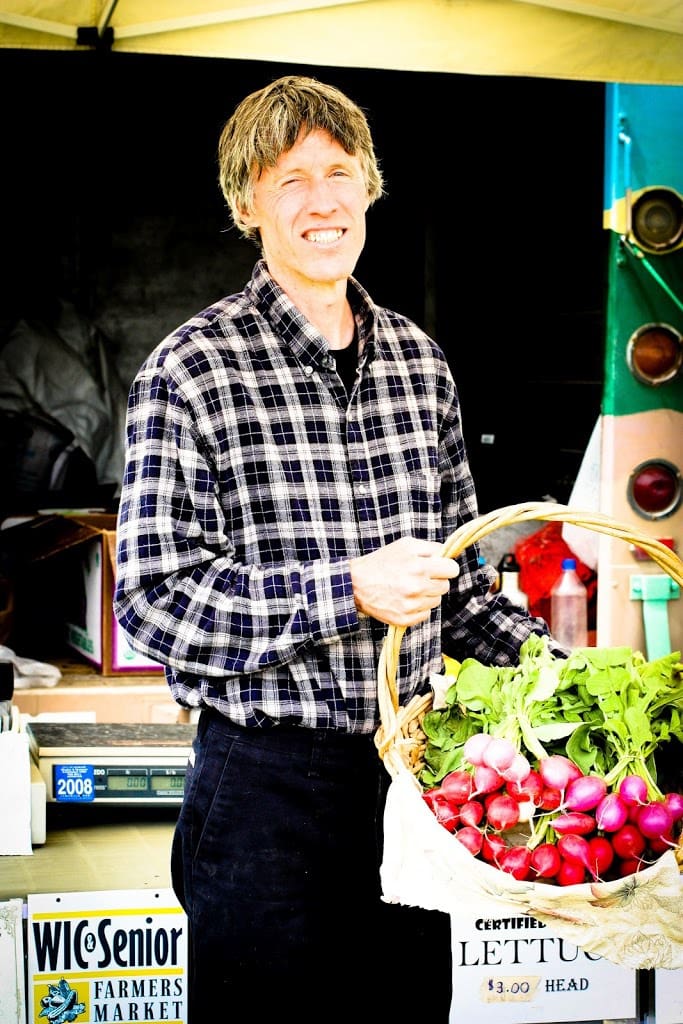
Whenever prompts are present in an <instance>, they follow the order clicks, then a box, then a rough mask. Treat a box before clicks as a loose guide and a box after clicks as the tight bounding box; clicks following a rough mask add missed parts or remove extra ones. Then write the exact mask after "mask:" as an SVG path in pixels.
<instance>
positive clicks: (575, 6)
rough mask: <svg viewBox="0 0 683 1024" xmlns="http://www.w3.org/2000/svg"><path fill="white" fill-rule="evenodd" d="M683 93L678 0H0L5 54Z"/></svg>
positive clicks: (682, 22) (682, 15)
mask: <svg viewBox="0 0 683 1024" xmlns="http://www.w3.org/2000/svg"><path fill="white" fill-rule="evenodd" d="M98 46H101V47H105V48H107V49H111V50H112V51H114V52H128V53H154V54H174V55H185V56H194V57H228V58H233V59H239V60H262V61H275V62H283V63H291V64H309V65H311V64H312V65H316V66H317V65H320V66H336V67H358V68H376V69H396V70H404V71H437V72H457V73H461V74H481V75H515V76H528V77H544V78H558V79H575V80H583V81H596V82H633V83H642V84H660V85H681V84H683V3H681V0H589V2H582V0H263V2H261V3H248V2H246V0H223V2H219V0H99V2H98V0H0V47H6V48H14V49H22V48H28V49H56V50H62V49H63V50H87V49H92V48H97V47H98Z"/></svg>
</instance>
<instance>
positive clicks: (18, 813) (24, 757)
mask: <svg viewBox="0 0 683 1024" xmlns="http://www.w3.org/2000/svg"><path fill="white" fill-rule="evenodd" d="M29 853H33V848H32V846H31V761H30V754H29V749H28V737H27V736H26V734H25V733H23V732H15V731H10V732H3V733H0V854H10V855H19V854H29Z"/></svg>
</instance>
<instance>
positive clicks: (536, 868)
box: [531, 843, 562, 878]
mask: <svg viewBox="0 0 683 1024" xmlns="http://www.w3.org/2000/svg"><path fill="white" fill-rule="evenodd" d="M561 863H562V858H561V857H560V851H559V850H558V848H557V846H556V845H555V843H541V844H540V846H537V847H536V849H535V850H532V852H531V870H532V872H534V873H535V874H536V876H537V877H538V878H554V877H555V875H556V874H557V872H558V871H559V870H560V864H561Z"/></svg>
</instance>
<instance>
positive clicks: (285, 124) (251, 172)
mask: <svg viewBox="0 0 683 1024" xmlns="http://www.w3.org/2000/svg"><path fill="white" fill-rule="evenodd" d="M318 129H319V130H322V131H325V132H327V133H328V134H329V135H330V136H331V137H332V138H333V139H334V140H335V141H336V142H338V143H339V145H340V146H342V148H343V149H344V150H345V152H346V153H348V154H349V155H350V156H357V157H359V159H360V162H361V167H362V169H363V176H364V178H365V186H366V189H367V194H368V202H369V203H374V202H375V200H376V199H379V197H380V196H381V195H382V194H383V192H384V183H383V180H382V174H381V171H380V169H379V164H378V161H377V157H376V156H375V149H374V145H373V142H372V135H371V134H370V128H369V125H368V122H367V119H366V117H365V114H364V113H363V111H362V110H361V108H360V107H359V106H357V104H355V103H354V102H353V101H352V100H350V99H349V98H348V96H345V95H344V93H343V92H341V91H340V90H339V89H337V88H335V87H334V86H332V85H326V84H324V83H323V82H318V81H317V80H316V79H315V78H306V77H304V76H301V75H286V76H285V77H283V78H278V79H277V80H276V81H275V82H271V84H270V85H267V86H265V87H264V88H263V89H259V90H257V91H256V92H253V93H251V94H250V95H249V96H247V97H245V99H243V100H242V101H241V103H239V104H238V106H237V107H236V108H235V111H234V113H233V114H232V116H231V117H230V118H229V120H228V121H227V122H226V124H225V127H224V128H223V131H222V132H221V136H220V140H219V143H218V167H219V175H218V180H219V182H220V186H221V191H222V192H223V195H224V196H225V200H226V202H227V204H228V207H229V209H230V213H231V215H232V219H233V221H234V223H235V226H236V227H237V228H238V229H239V230H240V231H241V232H242V234H243V235H245V236H246V237H247V238H255V237H257V235H258V232H257V231H256V230H255V229H253V228H249V227H248V226H247V225H246V224H244V222H243V221H242V217H241V211H244V212H251V211H252V202H253V183H254V181H255V180H256V179H257V178H258V176H259V174H261V172H262V171H263V170H264V169H265V168H267V167H274V166H275V164H276V163H277V162H278V160H279V159H280V157H281V156H282V154H283V153H286V152H287V151H288V150H290V149H291V148H292V146H293V145H294V143H295V142H296V141H297V139H298V138H299V135H300V133H301V131H304V132H305V133H306V134H308V133H309V132H311V131H316V130H318Z"/></svg>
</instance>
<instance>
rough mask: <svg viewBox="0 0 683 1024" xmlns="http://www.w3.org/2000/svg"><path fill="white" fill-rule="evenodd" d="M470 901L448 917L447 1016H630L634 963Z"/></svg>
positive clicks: (515, 1019) (525, 1020)
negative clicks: (449, 991)
mask: <svg viewBox="0 0 683 1024" xmlns="http://www.w3.org/2000/svg"><path fill="white" fill-rule="evenodd" d="M471 906H472V904H470V905H468V906H467V909H465V910H464V911H463V912H462V913H460V914H458V916H457V917H456V916H453V917H451V936H452V947H453V1000H452V1004H451V1021H452V1024H461V1022H462V1021H474V1020H476V1021H477V1024H486V1022H490V1024H537V1022H552V1024H560V1022H563V1021H577V1020H601V1021H609V1020H615V1019H619V1018H621V1019H623V1018H628V1017H635V1016H636V974H637V972H636V971H635V970H631V969H630V968H625V967H617V966H616V965H615V964H612V963H610V962H609V961H608V960H604V959H603V958H602V957H598V956H596V955H595V954H593V953H585V952H584V951H583V950H581V949H578V948H577V947H576V946H574V945H573V944H572V943H570V942H568V941H567V940H565V939H561V938H560V937H559V936H557V935H555V934H553V932H552V931H551V929H550V928H548V927H547V926H546V925H544V924H542V923H541V922H540V921H537V920H536V919H535V918H533V917H530V916H527V915H519V916H515V915H514V914H509V913H507V914H506V912H505V911H504V910H501V904H499V903H496V902H491V903H490V904H489V903H487V902H486V901H485V900H481V901H479V900H478V901H477V905H476V910H472V911H471V910H470V907H471ZM657 1024H661V1022H660V1021H659V1018H657Z"/></svg>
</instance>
